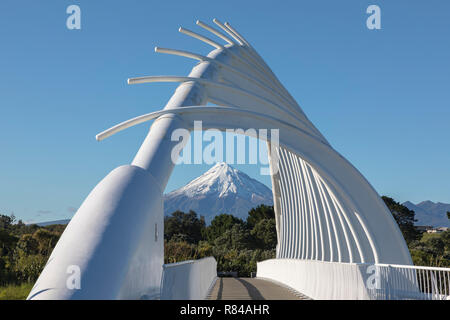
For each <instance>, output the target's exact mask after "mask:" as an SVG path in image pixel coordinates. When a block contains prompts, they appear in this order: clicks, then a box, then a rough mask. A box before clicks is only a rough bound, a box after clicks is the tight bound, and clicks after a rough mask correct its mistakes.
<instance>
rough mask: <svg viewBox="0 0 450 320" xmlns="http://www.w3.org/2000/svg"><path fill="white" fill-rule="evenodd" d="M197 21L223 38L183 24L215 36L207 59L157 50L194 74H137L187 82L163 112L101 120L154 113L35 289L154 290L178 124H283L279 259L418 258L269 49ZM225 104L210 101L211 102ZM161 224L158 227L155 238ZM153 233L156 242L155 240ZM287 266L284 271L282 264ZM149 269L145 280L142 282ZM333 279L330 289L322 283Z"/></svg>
mask: <svg viewBox="0 0 450 320" xmlns="http://www.w3.org/2000/svg"><path fill="white" fill-rule="evenodd" d="M214 23H215V24H216V25H217V26H218V27H219V28H220V29H221V30H222V31H224V32H225V34H224V33H223V32H220V31H218V30H216V29H214V28H212V27H210V26H208V25H206V24H205V23H202V22H198V23H197V24H198V25H199V26H200V27H202V28H203V29H205V30H207V31H209V32H211V33H212V34H213V35H214V36H218V38H219V39H220V40H217V41H225V42H226V44H224V45H222V44H220V43H219V42H217V41H215V40H212V39H209V38H207V37H205V36H202V35H199V34H197V33H195V32H192V31H189V30H187V29H184V28H180V30H179V31H180V32H182V33H184V34H186V35H188V36H191V37H193V38H195V39H197V40H200V41H203V42H205V43H207V44H209V45H211V46H212V47H213V48H214V50H213V51H211V52H210V53H209V54H208V56H207V57H203V56H201V55H198V54H194V53H189V52H186V51H182V50H173V49H162V48H156V49H155V50H156V51H157V52H162V53H168V54H174V55H178V56H183V57H188V58H193V59H195V60H198V61H199V62H198V64H197V65H196V66H195V67H194V68H193V69H192V71H191V73H190V74H189V75H188V76H187V77H180V76H152V77H148V76H146V77H139V78H132V79H129V83H130V84H135V83H149V82H168V81H169V82H180V85H179V86H178V88H177V89H176V91H175V93H174V95H173V96H172V97H171V99H170V100H169V102H168V103H167V105H166V106H165V108H164V110H161V111H158V112H154V113H151V114H148V115H144V116H141V117H137V118H134V119H131V120H129V121H126V122H124V123H122V124H119V125H117V126H115V127H113V128H111V129H110V130H106V131H104V132H103V133H101V134H99V135H98V136H97V139H98V140H102V139H104V138H106V137H108V136H110V135H112V134H114V133H116V132H119V131H121V130H123V129H125V128H129V127H131V126H133V125H136V124H139V123H142V122H144V121H148V120H152V119H154V123H153V124H152V126H151V129H150V132H149V134H148V136H147V137H146V138H145V140H144V142H143V144H142V146H141V148H140V149H139V151H138V153H137V154H136V157H135V158H134V160H133V161H132V163H131V165H129V166H124V167H120V168H118V169H116V170H114V171H113V172H112V173H111V174H110V175H108V176H107V177H106V178H105V179H104V180H103V181H102V182H100V183H99V185H98V186H97V187H96V188H95V189H94V190H93V191H92V192H91V194H90V195H89V197H88V198H87V199H86V201H85V202H84V203H83V205H82V206H81V207H80V209H79V210H78V212H77V213H76V215H75V217H74V218H73V219H72V221H71V222H70V224H69V226H68V227H67V230H66V231H65V232H64V234H63V236H62V238H61V240H60V241H59V242H58V245H57V247H56V248H55V251H54V252H53V254H52V256H51V258H50V260H49V263H48V264H47V266H46V267H45V269H44V271H43V272H42V274H41V276H40V277H39V279H38V281H37V283H36V285H35V287H34V288H33V290H32V292H31V293H30V296H29V298H30V299H76V298H80V299H90V298H97V299H116V298H117V299H118V298H141V297H145V298H149V297H150V298H151V297H154V296H155V294H156V292H159V289H160V281H159V280H160V278H161V273H162V264H163V257H162V256H163V255H162V232H163V228H162V219H163V210H162V190H164V189H165V187H166V184H167V181H168V179H169V177H170V175H171V173H172V170H173V167H174V163H173V161H172V159H171V151H172V148H173V147H174V146H175V145H176V144H177V143H178V141H171V139H170V137H171V134H172V132H173V131H174V130H176V129H179V128H185V129H188V130H192V129H193V123H194V121H197V120H201V121H203V123H202V126H203V129H208V128H215V129H219V130H225V129H228V128H230V129H237V128H240V129H244V130H247V129H250V128H253V129H269V130H270V129H279V140H280V145H279V146H272V147H273V149H274V150H275V152H274V153H272V154H270V166H271V172H272V173H273V176H272V183H273V195H274V203H275V213H276V222H277V233H278V240H279V242H278V246H277V257H278V258H280V259H283V258H294V259H307V260H314V261H328V262H347V263H397V264H404V265H408V264H411V257H410V255H409V251H408V248H407V247H406V244H405V242H404V240H403V237H402V235H401V233H400V231H399V229H398V227H397V225H396V223H395V221H394V219H393V218H392V215H391V213H390V212H389V210H388V209H387V207H386V206H385V205H384V203H383V201H382V200H381V199H380V197H379V196H378V194H377V193H376V192H375V190H374V189H373V188H372V187H371V185H370V184H369V183H368V182H367V181H366V179H365V178H364V177H363V176H362V175H361V174H360V173H359V172H358V170H357V169H355V168H354V167H353V166H352V165H351V164H350V163H349V162H348V161H347V160H345V159H344V158H343V157H342V156H341V155H340V154H339V153H338V152H336V151H335V150H334V149H333V148H332V147H331V146H330V144H329V143H328V142H327V140H326V139H325V138H324V137H323V135H322V134H321V133H320V132H319V130H318V129H317V128H316V127H315V126H314V125H313V124H312V123H311V122H310V121H309V119H308V118H307V117H306V115H305V114H304V112H303V111H302V110H301V108H300V107H299V105H298V104H297V103H296V101H295V100H294V99H293V97H292V96H291V95H290V94H289V92H288V91H287V90H286V89H285V88H284V87H283V85H282V84H281V83H280V81H279V80H278V79H277V78H276V76H275V75H274V73H273V72H272V71H271V70H270V68H269V67H268V66H267V64H266V63H265V62H264V61H263V59H262V58H261V57H260V56H259V55H258V54H257V53H256V51H255V50H254V49H253V48H252V47H251V46H250V44H249V43H248V41H246V40H245V39H244V38H243V37H242V35H240V34H239V33H238V32H237V31H236V30H235V29H234V28H232V27H231V26H230V25H229V24H228V23H225V24H222V23H221V22H220V21H218V20H216V19H215V20H214ZM208 102H209V103H214V104H216V105H218V106H215V107H211V106H206V104H207V103H208ZM154 224H156V225H157V229H158V230H160V233H161V235H159V237H156V235H155V234H154V233H155V231H154V230H155V228H154V226H153V225H154ZM153 238H155V239H156V238H157V240H156V241H154V242H151V241H150V239H153ZM71 265H77V266H79V267H80V269H81V288H80V289H77V290H74V289H71V288H67V286H66V280H67V277H68V274H67V271H66V270H67V268H68V267H70V266H71ZM280 272H282V271H281V269H280ZM143 279H145V280H143ZM325 289H326V288H323V290H325Z"/></svg>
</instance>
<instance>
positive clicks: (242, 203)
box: [164, 162, 273, 223]
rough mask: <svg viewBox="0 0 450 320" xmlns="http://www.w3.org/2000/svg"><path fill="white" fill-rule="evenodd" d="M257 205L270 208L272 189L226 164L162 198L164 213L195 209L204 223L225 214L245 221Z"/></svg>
mask: <svg viewBox="0 0 450 320" xmlns="http://www.w3.org/2000/svg"><path fill="white" fill-rule="evenodd" d="M260 204H265V205H273V197H272V190H270V189H269V188H268V187H266V186H265V185H264V184H262V183H261V182H259V181H257V180H255V179H252V178H250V177H249V176H248V175H246V174H245V173H243V172H242V171H239V170H237V169H235V168H233V167H231V166H229V165H228V164H226V163H224V162H222V163H217V164H216V165H215V166H213V167H212V168H211V169H209V170H208V171H207V172H205V173H204V174H202V175H201V176H199V177H197V178H196V179H194V180H192V181H191V182H189V183H188V184H187V185H185V186H184V187H181V188H179V189H177V190H175V191H172V192H170V193H169V194H166V195H165V196H164V213H165V214H166V215H168V214H170V213H172V212H174V211H176V210H181V211H185V212H187V211H189V210H194V211H195V212H197V214H199V215H203V216H204V217H205V221H206V223H209V222H211V220H212V219H213V218H214V217H215V216H216V215H218V214H221V213H228V214H232V215H234V216H235V217H238V218H241V219H244V220H245V219H246V218H247V215H248V211H249V210H250V209H252V208H254V207H256V206H258V205H260Z"/></svg>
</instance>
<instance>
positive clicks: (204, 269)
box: [161, 257, 217, 300]
mask: <svg viewBox="0 0 450 320" xmlns="http://www.w3.org/2000/svg"><path fill="white" fill-rule="evenodd" d="M216 278H217V262H216V259H214V258H213V257H208V258H203V259H199V260H189V261H183V262H179V263H171V264H165V265H163V276H162V281H161V300H202V299H205V298H206V296H207V295H208V293H209V290H210V289H211V287H212V286H213V285H214V283H215V282H216Z"/></svg>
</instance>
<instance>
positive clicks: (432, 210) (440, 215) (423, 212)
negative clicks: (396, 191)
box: [403, 200, 450, 227]
mask: <svg viewBox="0 0 450 320" xmlns="http://www.w3.org/2000/svg"><path fill="white" fill-rule="evenodd" d="M403 205H404V206H405V207H407V208H408V209H409V210H413V211H414V212H415V214H416V216H415V217H416V219H417V220H418V221H417V222H416V223H415V225H416V226H433V227H450V223H449V220H448V218H447V211H450V204H448V203H442V202H437V203H435V202H433V201H430V200H427V201H422V202H420V203H418V204H414V203H412V202H410V201H406V202H404V203H403Z"/></svg>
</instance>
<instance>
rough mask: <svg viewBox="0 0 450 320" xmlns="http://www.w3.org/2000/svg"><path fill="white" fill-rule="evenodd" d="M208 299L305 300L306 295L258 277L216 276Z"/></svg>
mask: <svg viewBox="0 0 450 320" xmlns="http://www.w3.org/2000/svg"><path fill="white" fill-rule="evenodd" d="M207 299H209V300H305V299H309V298H308V297H306V296H304V295H302V294H300V293H298V292H296V291H294V290H292V289H289V288H287V287H284V286H282V285H279V284H277V283H274V282H272V281H268V280H263V279H258V278H218V279H217V281H216V283H215V285H214V287H213V288H212V290H211V292H210V294H209V295H208V297H207Z"/></svg>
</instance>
